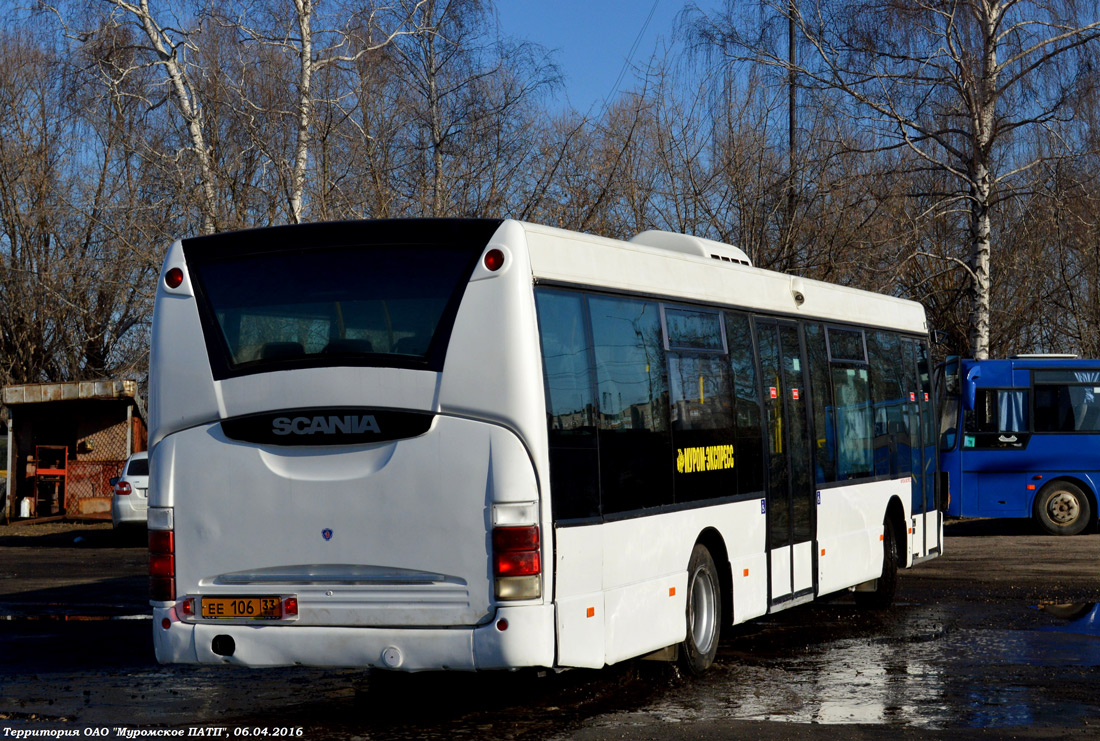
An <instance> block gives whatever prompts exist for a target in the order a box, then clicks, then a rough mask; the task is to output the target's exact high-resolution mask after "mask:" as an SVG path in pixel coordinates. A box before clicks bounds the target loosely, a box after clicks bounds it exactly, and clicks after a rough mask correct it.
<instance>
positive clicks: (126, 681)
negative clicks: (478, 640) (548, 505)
mask: <svg viewBox="0 0 1100 741" xmlns="http://www.w3.org/2000/svg"><path fill="white" fill-rule="evenodd" d="M947 532H948V539H947V552H946V555H945V556H944V557H942V558H939V559H935V560H933V561H931V562H928V563H925V564H922V565H920V566H918V567H917V568H915V569H912V570H909V571H906V572H904V573H903V575H902V577H901V580H900V587H899V595H898V604H897V605H896V606H895V608H893V609H892V610H889V611H887V612H883V613H873V612H872V613H868V612H864V611H860V610H858V609H857V608H855V606H854V605H853V604H852V603H851V601H850V600H847V599H845V598H840V599H834V600H830V601H827V602H823V603H819V604H814V605H807V606H803V607H799V608H795V609H792V610H788V611H786V612H782V613H778V614H777V615H774V616H771V617H768V618H765V619H763V620H759V621H754V622H753V623H751V624H749V625H745V626H738V627H737V628H734V629H732V630H729V631H727V633H726V634H725V635H724V637H723V641H722V644H721V647H720V651H719V655H718V661H717V663H716V665H715V667H714V669H713V670H712V671H711V672H709V673H708V674H707V675H706V676H705V677H703V678H700V679H689V678H686V677H684V676H682V675H680V673H679V672H677V671H676V669H675V667H673V666H671V665H667V664H660V663H654V662H626V663H624V664H623V665H619V666H615V667H610V668H607V669H604V670H601V671H599V672H579V671H577V672H567V673H564V674H561V675H553V674H550V675H548V676H541V677H540V676H537V675H535V674H520V675H502V674H478V675H455V674H441V675H439V674H437V675H415V676H407V675H387V674H371V673H368V672H348V671H321V670H308V669H294V670H268V671H247V670H232V669H230V670H225V669H222V668H219V667H213V668H205V667H161V666H158V665H157V664H156V663H155V661H154V660H153V656H152V649H151V641H150V638H149V631H150V630H151V625H150V623H149V621H148V619H141V616H143V615H145V614H147V605H146V602H145V589H146V585H145V581H146V580H145V564H146V556H145V551H144V547H143V542H144V541H143V534H141V533H137V534H131V535H128V536H123V537H119V536H117V535H116V534H115V533H113V532H112V531H111V530H110V528H109V526H105V525H95V526H75V527H74V526H59V525H43V526H14V527H0V735H2V734H4V733H5V731H4V729H5V728H20V729H38V728H75V727H88V726H98V725H103V726H114V725H126V726H128V727H132V728H168V729H171V728H178V727H188V726H193V725H196V724H197V725H203V726H211V725H216V726H219V727H222V726H224V727H227V728H230V729H240V728H245V727H249V726H254V727H265V728H303V729H304V736H303V737H305V738H337V739H351V738H371V739H375V738H378V739H382V738H386V739H389V738H421V737H437V738H451V737H464V736H465V737H477V738H532V739H536V738H537V739H542V738H583V739H611V738H639V739H645V738H653V739H658V738H660V739H666V738H685V739H686V738H698V739H711V738H727V737H730V736H738V737H746V738H749V737H753V738H799V737H813V738H829V739H848V738H867V739H891V741H893V740H894V739H899V738H928V737H932V738H943V739H950V738H959V737H967V738H1003V737H1018V738H1092V737H1097V736H1100V637H1098V636H1097V632H1098V630H1097V626H1100V611H1094V610H1093V609H1092V605H1093V604H1094V603H1096V602H1098V601H1100V565H1098V564H1100V535H1097V534H1090V535H1086V536H1079V537H1074V538H1056V537H1051V536H1044V535H1038V534H1036V533H1035V532H1034V531H1033V529H1032V528H1031V526H1030V525H1029V524H1028V523H1019V522H1015V521H968V522H955V523H951V524H950V525H949V527H948V528H947ZM1053 604H1059V605H1063V607H1059V608H1050V607H1047V608H1046V609H1038V606H1040V605H1045V606H1049V605H1053ZM1073 604H1077V605H1079V606H1075V607H1070V606H1068V605H1073ZM135 616H136V617H135ZM1090 616H1091V617H1090ZM227 733H228V732H227Z"/></svg>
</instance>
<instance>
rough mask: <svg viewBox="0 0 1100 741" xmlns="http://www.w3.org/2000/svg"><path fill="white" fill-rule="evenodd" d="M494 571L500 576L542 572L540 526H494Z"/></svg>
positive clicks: (531, 574) (529, 574)
mask: <svg viewBox="0 0 1100 741" xmlns="http://www.w3.org/2000/svg"><path fill="white" fill-rule="evenodd" d="M493 571H494V572H495V573H496V574H497V575H498V576H534V575H537V574H540V573H542V559H541V557H540V555H539V529H538V527H536V526H534V525H531V526H528V527H498V528H494V529H493Z"/></svg>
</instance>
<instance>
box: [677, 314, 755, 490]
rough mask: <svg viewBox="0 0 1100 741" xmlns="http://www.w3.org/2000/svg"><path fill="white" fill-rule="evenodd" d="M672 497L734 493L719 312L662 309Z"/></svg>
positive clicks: (728, 397) (733, 457) (729, 405)
mask: <svg viewBox="0 0 1100 741" xmlns="http://www.w3.org/2000/svg"><path fill="white" fill-rule="evenodd" d="M665 326H666V329H667V333H668V345H669V347H670V348H671V349H670V350H669V353H668V365H669V392H670V400H671V402H672V409H671V416H670V423H671V426H672V446H673V448H674V449H675V451H676V473H677V475H676V477H675V479H676V501H677V502H697V501H701V500H705V499H716V498H719V497H729V496H733V495H735V494H736V493H737V472H736V470H735V468H736V463H737V456H736V452H735V451H736V434H735V429H734V423H733V401H732V398H731V395H730V378H729V377H730V368H729V361H728V360H727V359H726V354H725V344H724V337H723V336H722V316H721V314H720V313H719V312H717V311H704V310H693V309H673V308H666V309H665Z"/></svg>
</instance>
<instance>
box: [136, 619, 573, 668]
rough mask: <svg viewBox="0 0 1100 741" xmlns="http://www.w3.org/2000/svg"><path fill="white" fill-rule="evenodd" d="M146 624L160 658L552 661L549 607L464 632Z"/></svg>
mask: <svg viewBox="0 0 1100 741" xmlns="http://www.w3.org/2000/svg"><path fill="white" fill-rule="evenodd" d="M165 619H167V620H168V621H169V624H170V625H171V627H170V629H168V630H164V629H162V628H160V624H161V621H162V620H165ZM501 619H504V620H507V622H508V629H507V630H505V631H501V630H500V629H498V628H497V622H499V620H501ZM153 622H154V624H155V625H156V628H155V629H154V631H153V640H154V647H155V649H156V655H157V659H158V660H160V661H161V662H175V663H188V664H194V663H201V664H236V665H243V666H253V667H258V666H324V667H353V668H364V667H366V668H382V669H400V670H402V671H426V670H432V669H457V670H474V669H509V668H513V667H517V666H547V667H548V666H552V665H553V662H554V611H553V606H551V605H539V606H528V607H501V608H499V609H498V610H497V621H494V623H492V624H490V625H484V626H480V627H476V628H464V629H459V628H451V629H430V628H410V627H383V628H348V627H332V626H324V627H322V626H315V627H310V626H302V627H294V628H292V629H288V628H287V627H285V626H278V625H215V624H208V623H204V624H199V625H194V624H187V623H182V622H180V620H179V616H178V615H177V614H176V609H175V608H174V607H157V608H154V609H153ZM220 635H228V636H231V637H232V638H233V641H234V644H235V646H236V650H235V651H234V652H233V655H232V656H221V655H218V654H215V653H214V652H213V650H211V646H212V644H213V642H214V638H215V636H220ZM395 649H396V653H394V650H395ZM387 658H389V661H387V660H386V659H387ZM395 658H396V663H395V661H394V659H395Z"/></svg>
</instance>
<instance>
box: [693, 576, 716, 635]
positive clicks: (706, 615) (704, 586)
mask: <svg viewBox="0 0 1100 741" xmlns="http://www.w3.org/2000/svg"><path fill="white" fill-rule="evenodd" d="M717 602H718V593H717V590H716V588H715V585H714V582H713V581H712V580H711V576H710V573H709V572H707V571H705V570H704V569H699V570H698V571H696V572H695V573H694V574H693V575H692V585H691V601H690V603H689V609H690V610H691V614H690V615H688V624H689V625H690V626H691V639H692V642H694V643H695V646H696V647H697V648H698V649H699V651H700V652H702V653H706V652H708V651H709V650H710V647H711V644H712V643H713V642H714V636H715V633H716V632H717V624H716V620H715V613H716V606H717Z"/></svg>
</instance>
